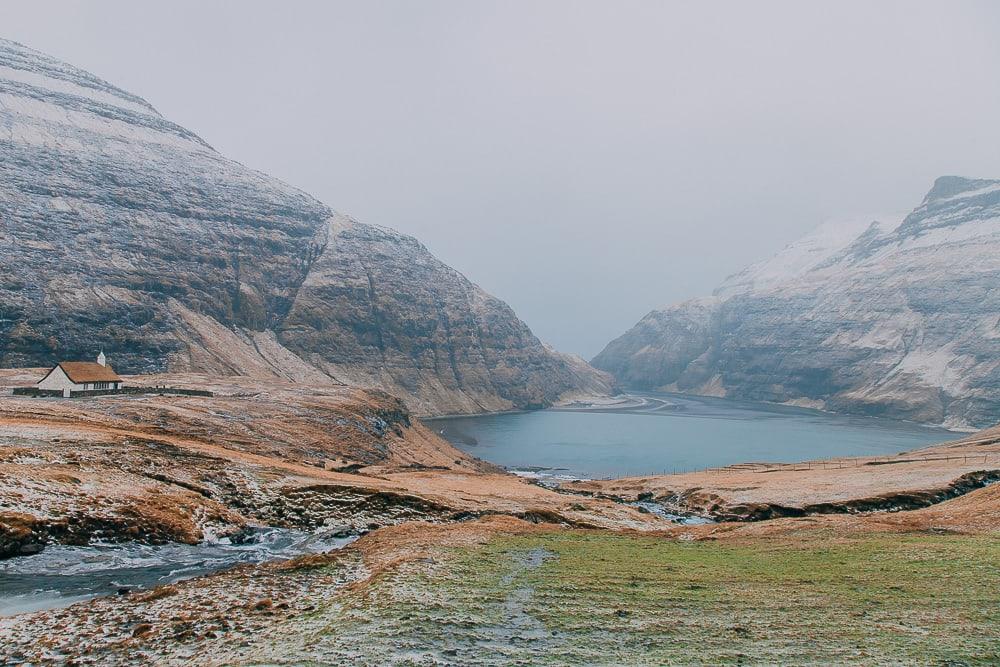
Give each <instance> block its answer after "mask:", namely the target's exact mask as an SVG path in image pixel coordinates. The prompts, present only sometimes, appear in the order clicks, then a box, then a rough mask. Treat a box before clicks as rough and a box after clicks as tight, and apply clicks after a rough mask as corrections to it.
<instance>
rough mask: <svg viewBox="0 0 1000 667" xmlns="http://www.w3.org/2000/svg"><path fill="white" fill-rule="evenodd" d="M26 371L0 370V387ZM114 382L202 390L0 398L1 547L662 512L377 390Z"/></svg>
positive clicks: (2, 551) (177, 379) (627, 519)
mask: <svg viewBox="0 0 1000 667" xmlns="http://www.w3.org/2000/svg"><path fill="white" fill-rule="evenodd" d="M34 377H37V374H36V373H32V372H29V371H27V370H3V371H0V394H3V393H4V392H5V391H6V390H7V388H8V387H11V386H21V385H23V384H25V383H27V382H30V381H31V379H32V378H34ZM127 380H128V383H129V384H130V385H133V386H162V385H170V386H187V387H198V388H202V389H210V390H211V391H213V392H214V394H215V395H214V396H210V397H205V396H171V395H158V394H153V393H150V394H140V395H127V396H122V395H117V396H100V397H88V398H81V399H74V400H59V399H56V400H51V399H37V398H22V397H18V396H10V395H6V396H3V398H2V400H0V559H3V558H6V557H9V556H17V555H22V554H29V553H34V552H35V551H37V550H39V549H40V548H42V547H43V546H44V545H47V544H51V543H66V544H87V543H88V542H91V541H93V540H97V539H100V540H104V541H125V540H138V541H141V542H150V543H161V542H165V541H179V542H188V543H196V542H199V541H201V540H202V539H205V538H206V537H208V536H210V535H225V534H230V533H234V532H238V531H240V530H241V529H243V528H244V527H246V526H248V525H257V526H259V525H264V526H276V527H283V528H297V529H303V530H314V529H316V528H319V527H322V526H324V525H327V526H329V525H335V526H346V527H349V528H350V529H351V530H355V531H361V530H365V529H367V528H371V527H373V526H377V525H388V524H396V523H401V522H405V521H410V520H416V519H419V520H425V521H460V520H466V519H468V518H470V517H475V516H480V515H487V514H509V515H513V516H517V517H521V518H527V519H531V520H535V521H554V522H559V523H565V524H568V525H580V526H604V527H608V526H617V527H630V528H646V529H654V528H658V527H662V526H666V525H669V523H668V522H665V521H663V520H660V519H658V518H657V517H655V516H652V515H649V514H642V513H640V512H639V511H638V510H636V509H635V508H633V507H628V506H625V505H621V504H618V503H614V502H609V501H606V500H600V499H581V498H577V497H575V496H569V495H564V494H559V493H556V492H554V491H551V490H549V489H544V488H542V487H540V486H537V485H535V484H532V483H530V482H528V481H526V480H523V479H521V478H519V477H516V476H514V475H509V474H506V473H503V472H502V471H500V470H499V469H498V468H496V467H495V466H493V465H491V464H489V463H486V462H483V461H480V460H478V459H474V458H472V457H470V456H468V455H466V454H464V453H462V452H461V451H459V450H457V449H455V448H454V447H452V446H451V445H450V444H449V443H447V442H446V441H444V440H443V439H442V438H440V437H439V436H438V435H436V434H435V433H434V432H432V431H431V430H429V429H428V428H427V427H426V426H424V425H423V424H421V423H420V422H419V421H418V420H415V419H412V417H411V415H410V413H409V412H408V411H407V409H406V408H405V406H404V405H403V404H402V402H401V401H400V400H399V399H397V398H395V397H392V396H389V395H388V394H385V393H384V392H378V391H365V390H360V389H353V388H347V387H339V386H330V385H329V384H324V385H309V384H306V383H302V382H290V381H287V380H277V379H272V380H268V381H266V382H261V381H259V380H254V379H252V378H246V377H228V378H219V377H211V376H205V375H193V374H184V375H167V376H164V375H157V376H144V377H135V376H131V377H128V378H127Z"/></svg>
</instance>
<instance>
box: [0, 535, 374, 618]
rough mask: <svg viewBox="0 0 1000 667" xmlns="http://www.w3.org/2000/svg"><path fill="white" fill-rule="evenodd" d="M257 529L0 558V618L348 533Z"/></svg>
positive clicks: (282, 553)
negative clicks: (231, 536) (196, 539)
mask: <svg viewBox="0 0 1000 667" xmlns="http://www.w3.org/2000/svg"><path fill="white" fill-rule="evenodd" d="M335 535H341V533H339V532H334V533H332V534H331V533H330V532H325V533H324V532H319V533H304V532H300V531H295V530H286V529H281V528H261V529H259V530H256V531H254V532H252V533H251V534H250V535H249V536H248V537H246V538H244V539H242V540H240V543H239V544H232V543H230V541H229V540H227V539H222V540H218V541H212V542H203V543H201V544H178V543H169V544H163V545H148V544H138V543H125V544H102V545H92V546H85V547H77V546H60V545H53V546H48V547H46V548H45V550H44V551H42V552H41V553H39V554H36V555H33V556H20V557H18V558H11V559H9V560H4V561H0V616H11V615H13V614H20V613H24V612H28V611H37V610H40V609H53V608H56V607H63V606H66V605H69V604H72V603H74V602H79V601H81V600H87V599H90V598H93V597H98V596H101V595H114V594H117V593H120V592H126V591H130V590H136V589H143V588H152V587H154V586H158V585H160V584H168V583H172V582H175V581H180V580H182V579H190V578H191V577H196V576H199V575H202V574H208V573H210V572H216V571H219V570H224V569H226V568H229V567H232V566H234V565H238V564H240V563H260V562H263V561H268V560H283V559H288V558H293V557H295V556H300V555H302V554H308V553H319V552H323V551H331V550H333V549H339V548H341V547H344V546H346V545H347V544H350V543H351V542H352V541H354V540H355V539H357V538H356V537H355V536H350V537H337V536H335Z"/></svg>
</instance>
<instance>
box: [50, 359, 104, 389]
mask: <svg viewBox="0 0 1000 667" xmlns="http://www.w3.org/2000/svg"><path fill="white" fill-rule="evenodd" d="M59 367H60V368H62V369H63V373H65V374H66V377H68V378H69V379H70V380H72V381H73V382H75V383H76V384H83V383H84V382H121V381H122V379H121V378H120V377H118V373H115V371H114V369H112V368H111V366H102V365H100V364H99V363H97V362H96V361H60V362H59ZM52 370H55V369H54V368H53V369H52ZM49 372H50V373H51V372H52V371H49Z"/></svg>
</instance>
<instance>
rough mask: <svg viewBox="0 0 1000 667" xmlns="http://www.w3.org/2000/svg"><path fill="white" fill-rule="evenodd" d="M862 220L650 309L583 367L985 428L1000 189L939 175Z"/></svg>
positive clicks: (679, 386) (658, 384)
mask: <svg viewBox="0 0 1000 667" xmlns="http://www.w3.org/2000/svg"><path fill="white" fill-rule="evenodd" d="M863 220H864V219H862V221H861V222H858V221H855V223H854V226H853V227H852V226H851V225H848V226H847V233H845V234H841V235H837V234H835V233H831V231H830V230H829V229H824V228H823V227H822V226H821V227H820V228H819V229H818V230H816V231H814V232H813V233H812V234H810V235H807V236H806V237H804V238H803V239H800V240H799V241H796V242H794V243H792V244H790V245H789V246H786V248H785V249H783V250H782V251H781V252H779V253H778V254H777V255H775V256H774V257H772V258H771V259H770V260H766V261H764V262H759V263H757V264H754V265H752V266H750V267H748V268H747V269H744V270H743V271H741V272H738V273H736V274H734V276H731V277H730V278H729V279H727V280H726V281H725V282H724V283H723V284H722V285H721V286H720V288H719V289H717V290H716V292H715V296H714V297H711V298H710V299H708V300H705V299H702V300H696V301H691V302H685V303H681V304H676V305H674V306H670V307H668V308H662V309H657V310H654V311H652V312H651V313H650V314H648V315H647V316H646V317H644V318H643V319H642V320H641V321H640V322H639V323H638V324H637V325H636V326H635V327H633V328H632V329H631V330H629V331H628V332H626V333H625V334H623V335H622V336H620V337H619V338H617V339H615V340H614V341H611V342H610V343H609V344H608V346H607V347H606V348H605V349H604V350H603V351H602V352H601V353H600V354H598V355H597V356H596V357H595V358H594V359H593V361H592V363H593V364H594V365H595V366H597V367H598V368H602V369H603V370H607V371H609V372H611V373H612V374H613V375H615V376H616V377H617V379H618V380H619V381H621V382H622V383H624V384H625V385H626V386H634V387H640V388H647V389H649V388H664V389H669V390H674V391H681V392H691V393H705V394H710V395H717V396H731V397H734V398H743V399H748V400H761V401H770V402H778V403H793V404H797V405H806V406H810V407H819V408H824V409H828V410H834V411H841V412H849V413H858V414H868V415H882V416H889V417H896V418H902V419H910V420H914V421H919V422H924V423H931V424H943V425H946V426H951V427H956V428H969V427H976V426H986V425H989V424H992V423H995V422H996V421H997V420H998V419H1000V361H998V360H997V355H996V351H997V350H996V341H997V340H1000V320H998V318H997V316H996V313H997V312H1000V291H998V290H997V289H996V288H995V287H994V286H995V285H996V284H998V280H1000V180H990V179H968V178H962V177H956V176H945V177H941V178H939V179H937V180H936V181H935V183H934V185H933V186H932V187H931V189H930V190H929V191H928V194H927V196H926V197H924V199H923V201H922V202H921V204H920V205H919V206H917V207H916V208H915V209H913V210H912V211H911V212H909V213H908V214H907V215H905V216H901V217H896V216H889V217H887V218H884V219H883V220H871V221H870V222H869V224H867V226H866V225H865V224H864V222H863ZM831 239H832V240H831ZM817 249H818V250H817ZM813 250H816V252H815V255H816V257H817V258H818V259H817V261H811V258H810V257H809V253H810V252H811V251H813Z"/></svg>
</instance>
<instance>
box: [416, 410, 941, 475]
mask: <svg viewBox="0 0 1000 667" xmlns="http://www.w3.org/2000/svg"><path fill="white" fill-rule="evenodd" d="M429 424H430V425H431V426H432V428H434V429H435V430H436V431H438V432H439V433H441V434H442V435H443V436H444V437H445V438H447V439H448V440H449V441H451V442H452V443H453V444H455V445H456V446H458V447H459V448H460V449H462V450H464V451H466V452H469V453H470V454H473V455H474V456H477V457H479V458H481V459H485V460H487V461H490V462H492V463H496V464H498V465H502V466H505V467H507V468H508V469H510V470H512V471H514V472H521V473H527V474H537V475H539V476H542V477H548V476H551V477H558V478H600V477H607V476H613V477H620V476H626V475H647V474H651V473H656V474H660V473H663V472H667V473H669V472H673V471H677V472H681V471H688V470H699V469H703V468H711V467H718V466H725V465H731V464H734V463H745V462H772V463H788V462H794V461H803V460H812V459H824V458H832V457H840V456H861V455H876V456H881V455H891V454H895V453H898V452H901V451H905V450H908V449H914V448H918V447H922V446H926V445H929V444H933V443H936V442H943V441H946V440H951V439H954V438H955V437H957V436H956V434H955V433H953V432H951V431H946V430H943V429H937V428H928V427H923V426H919V425H916V424H910V423H906V422H899V421H893V420H886V419H876V418H869V417H852V416H846V415H835V414H830V413H825V412H820V411H817V410H809V409H804V408H793V407H785V406H777V405H769V404H760V403H747V402H740V401H731V400H726V399H717V398H703V397H693V396H680V395H675V394H656V393H642V394H634V395H630V396H628V397H627V399H626V400H625V401H623V402H621V403H619V404H616V405H595V404H589V405H582V406H577V407H573V408H567V409H555V410H542V411H537V412H520V413H509V414H499V415H486V416H477V417H453V418H447V419H437V420H432V421H430V422H429Z"/></svg>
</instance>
